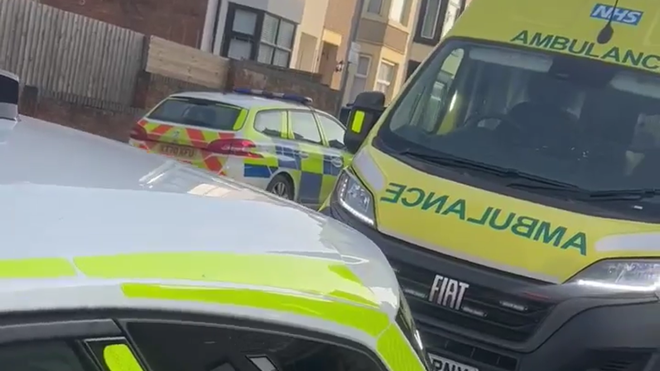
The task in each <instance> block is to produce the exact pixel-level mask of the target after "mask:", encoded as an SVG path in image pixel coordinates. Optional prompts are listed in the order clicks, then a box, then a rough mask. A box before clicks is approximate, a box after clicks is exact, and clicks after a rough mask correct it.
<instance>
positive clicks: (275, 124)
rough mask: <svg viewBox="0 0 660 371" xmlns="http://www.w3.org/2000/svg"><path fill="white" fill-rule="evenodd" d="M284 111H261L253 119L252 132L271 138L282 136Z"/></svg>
mask: <svg viewBox="0 0 660 371" xmlns="http://www.w3.org/2000/svg"><path fill="white" fill-rule="evenodd" d="M283 116H284V111H261V112H259V113H257V116H256V117H255V118H254V130H256V131H258V132H260V133H263V134H266V135H268V136H271V137H281V136H282V122H283V120H282V119H283V118H284V117H283Z"/></svg>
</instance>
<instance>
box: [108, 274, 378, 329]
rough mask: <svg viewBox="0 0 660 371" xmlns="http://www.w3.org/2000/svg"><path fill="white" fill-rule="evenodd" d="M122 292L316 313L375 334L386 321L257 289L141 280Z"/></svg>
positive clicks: (355, 309)
mask: <svg viewBox="0 0 660 371" xmlns="http://www.w3.org/2000/svg"><path fill="white" fill-rule="evenodd" d="M121 288H122V291H123V292H124V295H126V296H127V297H129V298H133V299H162V300H180V301H197V302H203V303H217V304H224V305H238V306H247V307H252V308H260V309H268V310H276V311H281V312H288V313H294V314H298V315H302V316H308V317H316V318H319V319H323V320H327V321H332V322H335V323H339V324H341V325H345V326H349V327H352V328H356V329H358V330H362V331H364V332H366V333H367V334H369V335H371V336H373V337H376V336H378V335H379V334H380V333H381V332H383V330H384V329H385V328H386V327H387V326H388V325H389V323H390V321H389V318H388V317H387V315H386V314H385V313H383V312H381V311H379V310H376V309H371V308H367V307H363V306H357V305H352V304H348V303H342V302H334V301H330V300H325V299H322V298H314V297H304V296H295V295H284V294H279V293H271V292H264V291H258V290H238V289H216V288H203V287H199V288H197V287H177V286H161V285H150V284H141V283H126V284H122V285H121Z"/></svg>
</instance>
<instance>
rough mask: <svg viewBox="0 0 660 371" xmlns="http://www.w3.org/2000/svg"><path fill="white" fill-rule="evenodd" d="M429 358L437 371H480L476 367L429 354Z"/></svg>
mask: <svg viewBox="0 0 660 371" xmlns="http://www.w3.org/2000/svg"><path fill="white" fill-rule="evenodd" d="M429 357H430V358H431V362H433V368H434V369H435V370H436V371H479V369H478V368H476V367H472V366H468V365H464V364H462V363H460V362H456V361H452V360H451V359H447V358H445V357H440V356H436V355H435V354H429Z"/></svg>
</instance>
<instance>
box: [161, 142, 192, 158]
mask: <svg viewBox="0 0 660 371" xmlns="http://www.w3.org/2000/svg"><path fill="white" fill-rule="evenodd" d="M159 152H160V153H162V154H164V155H167V156H173V157H180V158H193V157H195V149H194V148H188V147H179V146H168V145H161V146H160V148H159Z"/></svg>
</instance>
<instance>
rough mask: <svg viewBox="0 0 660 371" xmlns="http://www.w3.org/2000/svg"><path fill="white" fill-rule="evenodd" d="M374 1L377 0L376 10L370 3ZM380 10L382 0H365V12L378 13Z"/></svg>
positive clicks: (374, 2)
mask: <svg viewBox="0 0 660 371" xmlns="http://www.w3.org/2000/svg"><path fill="white" fill-rule="evenodd" d="M376 2H378V10H375V9H372V4H376ZM382 11H383V0H367V13H371V14H377V15H380V13H381V12H382Z"/></svg>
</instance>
